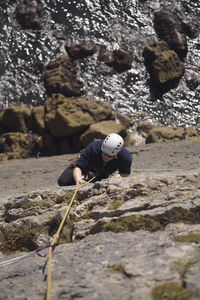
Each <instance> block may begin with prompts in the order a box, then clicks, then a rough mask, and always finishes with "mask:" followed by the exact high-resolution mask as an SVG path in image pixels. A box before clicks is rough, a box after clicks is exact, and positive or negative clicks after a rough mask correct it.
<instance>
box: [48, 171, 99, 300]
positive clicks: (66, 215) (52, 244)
mask: <svg viewBox="0 0 200 300" xmlns="http://www.w3.org/2000/svg"><path fill="white" fill-rule="evenodd" d="M95 177H96V176H94V177H93V178H91V179H90V180H88V181H87V182H85V183H83V184H81V185H79V186H78V187H77V188H76V189H75V191H74V194H73V196H72V198H71V201H70V203H69V205H68V207H67V210H66V212H65V214H64V217H63V219H62V221H61V223H60V225H59V228H58V230H57V232H56V233H55V235H54V236H53V240H52V243H51V246H52V247H50V248H49V254H48V272H47V287H46V300H51V286H52V276H51V274H52V254H53V249H54V247H55V246H56V245H57V243H58V240H59V237H60V233H61V231H62V229H63V226H64V224H65V221H66V219H67V217H68V214H69V212H70V209H71V207H72V205H73V202H74V199H75V197H76V194H77V192H78V190H79V189H80V188H81V187H82V186H83V185H86V184H88V183H90V182H91V181H92V180H93V179H94V178H95Z"/></svg>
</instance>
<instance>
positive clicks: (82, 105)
mask: <svg viewBox="0 0 200 300" xmlns="http://www.w3.org/2000/svg"><path fill="white" fill-rule="evenodd" d="M111 116H112V108H111V105H110V104H109V103H106V102H103V101H97V100H92V99H86V98H66V97H64V96H63V95H61V94H53V95H52V97H49V98H47V100H46V102H45V122H46V126H47V128H48V130H49V132H50V133H51V134H52V135H53V136H56V137H70V136H73V135H74V134H79V133H82V132H83V131H85V130H86V129H87V128H88V127H89V126H90V125H91V124H94V123H96V122H99V121H102V120H107V119H110V118H111Z"/></svg>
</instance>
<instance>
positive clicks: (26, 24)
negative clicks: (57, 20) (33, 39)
mask: <svg viewBox="0 0 200 300" xmlns="http://www.w3.org/2000/svg"><path fill="white" fill-rule="evenodd" d="M15 16H16V19H17V21H18V23H19V24H20V25H21V27H22V28H23V29H32V30H41V29H42V19H41V17H40V12H39V10H38V8H37V7H34V6H30V5H29V6H27V5H17V7H16V10H15Z"/></svg>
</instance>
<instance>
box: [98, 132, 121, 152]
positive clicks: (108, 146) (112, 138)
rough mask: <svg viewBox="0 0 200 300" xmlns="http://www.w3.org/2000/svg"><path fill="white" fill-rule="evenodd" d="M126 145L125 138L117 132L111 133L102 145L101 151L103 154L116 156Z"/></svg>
mask: <svg viewBox="0 0 200 300" xmlns="http://www.w3.org/2000/svg"><path fill="white" fill-rule="evenodd" d="M123 145H124V140H123V138H122V137H121V136H120V135H119V134H117V133H111V134H109V135H108V136H107V137H106V138H105V140H104V141H103V143H102V145H101V151H102V153H103V154H105V155H108V156H111V157H112V156H115V155H117V154H118V153H119V152H120V151H121V148H122V147H123Z"/></svg>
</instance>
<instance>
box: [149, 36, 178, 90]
mask: <svg viewBox="0 0 200 300" xmlns="http://www.w3.org/2000/svg"><path fill="white" fill-rule="evenodd" d="M143 57H144V59H145V65H146V67H147V70H149V72H150V74H151V80H152V83H153V85H154V87H155V88H156V89H157V90H161V91H168V90H170V89H171V88H175V87H176V86H177V85H178V83H179V80H180V78H181V77H182V75H183V73H184V65H183V63H182V62H181V61H180V59H179V57H178V55H177V54H176V52H175V51H173V50H169V48H168V45H167V44H166V43H165V42H164V41H161V42H158V43H156V44H154V45H152V46H148V47H145V48H144V51H143Z"/></svg>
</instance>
